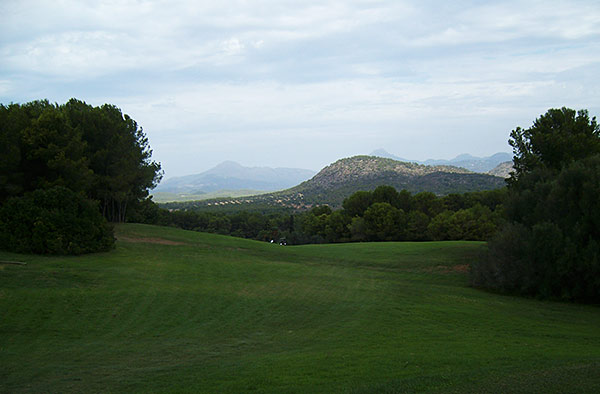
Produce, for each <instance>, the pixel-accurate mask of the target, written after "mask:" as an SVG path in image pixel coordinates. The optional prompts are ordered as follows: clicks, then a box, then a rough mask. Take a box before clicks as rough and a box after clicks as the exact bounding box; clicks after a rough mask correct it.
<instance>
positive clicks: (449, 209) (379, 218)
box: [146, 186, 506, 244]
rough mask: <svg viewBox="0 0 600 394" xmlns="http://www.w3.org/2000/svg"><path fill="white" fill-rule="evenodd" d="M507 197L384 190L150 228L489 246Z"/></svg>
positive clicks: (298, 239)
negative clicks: (336, 205)
mask: <svg viewBox="0 0 600 394" xmlns="http://www.w3.org/2000/svg"><path fill="white" fill-rule="evenodd" d="M505 197H506V193H505V192H504V191H503V190H494V191H484V192H474V193H466V194H452V195H448V196H445V197H438V196H436V195H434V194H433V193H428V192H423V193H417V194H415V195H412V194H411V193H409V192H408V191H406V190H402V191H400V192H398V191H396V189H394V188H393V187H390V186H379V187H377V188H376V189H375V190H374V191H358V192H356V193H354V194H352V195H351V196H349V197H348V198H347V199H346V200H344V202H343V204H342V206H343V208H342V209H337V210H332V209H331V208H330V207H329V206H327V205H321V206H316V207H314V208H312V209H311V210H309V211H305V212H296V213H292V212H289V211H286V210H278V211H275V210H272V209H270V210H266V211H265V212H257V211H250V212H249V211H206V210H202V211H197V210H173V211H172V212H169V211H166V210H161V213H160V215H158V217H157V218H156V219H153V220H148V221H146V223H153V224H163V225H169V226H176V227H181V228H184V229H189V230H196V231H208V232H213V233H219V234H230V235H234V236H238V237H244V238H252V239H260V240H266V241H270V240H277V239H280V238H285V239H286V240H287V242H288V244H305V243H325V242H349V241H355V242H360V241H392V240H393V241H427V240H461V239H469V240H486V239H488V238H489V237H491V236H492V234H493V233H494V232H495V231H496V228H497V226H498V223H499V221H500V218H501V214H500V212H501V211H502V207H503V206H502V202H503V201H504V199H505ZM169 206H173V205H169ZM186 206H187V205H186Z"/></svg>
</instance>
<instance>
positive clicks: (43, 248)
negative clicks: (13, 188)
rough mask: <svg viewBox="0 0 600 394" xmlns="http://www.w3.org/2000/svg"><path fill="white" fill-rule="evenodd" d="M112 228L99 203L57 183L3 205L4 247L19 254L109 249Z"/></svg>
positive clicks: (0, 222)
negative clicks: (100, 209)
mask: <svg viewBox="0 0 600 394" xmlns="http://www.w3.org/2000/svg"><path fill="white" fill-rule="evenodd" d="M113 244H114V237H113V232H112V228H111V227H110V226H109V225H108V223H107V222H106V220H105V219H104V218H103V217H102V215H101V214H100V212H99V210H98V206H97V204H96V203H95V202H93V201H90V200H88V199H86V198H84V197H83V196H82V195H81V194H77V193H74V192H73V191H71V190H69V189H67V188H64V187H61V186H56V187H53V188H51V189H46V190H44V189H38V190H36V191H34V192H32V193H26V194H25V195H23V196H22V197H13V198H10V199H8V200H7V201H6V202H5V203H4V204H3V205H2V207H1V208H0V247H1V248H2V249H4V250H8V251H12V252H18V253H39V254H82V253H91V252H99V251H106V250H109V249H110V248H111V247H112V246H113Z"/></svg>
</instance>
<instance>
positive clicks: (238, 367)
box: [0, 225, 600, 393]
mask: <svg viewBox="0 0 600 394" xmlns="http://www.w3.org/2000/svg"><path fill="white" fill-rule="evenodd" d="M116 232H117V236H118V238H120V240H119V241H118V242H117V248H116V249H115V250H114V251H112V252H109V253H103V254H95V255H88V256H78V257H40V256H30V255H16V254H9V253H0V260H5V261H6V260H8V261H23V262H26V263H27V265H8V264H0V392H6V393H18V392H35V393H39V392H61V393H65V392H190V393H191V392H211V393H214V392H231V393H240V392H294V393H313V392H349V393H369V392H374V393H385V392H389V393H392V392H423V391H428V392H461V393H462V392H476V393H482V392H498V393H511V392H557V393H559V392H560V393H564V392H573V393H575V392H577V393H580V392H598V391H599V390H600V309H598V307H594V306H585V305H573V304H564V303H552V302H542V301H537V300H532V299H523V298H517V297H507V296H501V295H497V294H491V293H487V292H483V291H479V290H476V289H472V288H469V287H468V286H467V274H466V273H465V272H463V271H464V268H465V265H467V264H469V263H470V262H471V261H473V259H476V258H477V256H478V254H479V253H480V251H481V249H482V247H483V245H482V244H481V243H475V242H440V243H435V242H431V243H371V244H338V245H307V246H294V247H281V246H279V245H272V244H267V243H259V242H255V241H250V240H244V239H238V238H229V237H223V236H218V235H210V234H200V233H194V232H185V231H181V230H176V229H169V228H161V227H153V226H143V225H122V226H118V227H117V229H116ZM141 241H142V242H141ZM157 241H160V242H161V243H157ZM164 241H171V244H165V242H164Z"/></svg>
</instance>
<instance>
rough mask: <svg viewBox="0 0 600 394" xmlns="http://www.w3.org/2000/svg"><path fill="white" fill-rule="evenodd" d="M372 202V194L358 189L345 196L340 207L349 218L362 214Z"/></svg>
mask: <svg viewBox="0 0 600 394" xmlns="http://www.w3.org/2000/svg"><path fill="white" fill-rule="evenodd" d="M372 203H373V194H372V193H371V192H367V191H358V192H356V193H354V194H352V195H351V196H350V197H348V198H346V199H345V200H344V202H343V203H342V207H343V208H344V210H345V211H346V213H347V214H348V216H350V217H351V218H353V217H355V216H362V215H363V214H364V213H365V211H366V210H367V208H369V207H370V206H371V204H372Z"/></svg>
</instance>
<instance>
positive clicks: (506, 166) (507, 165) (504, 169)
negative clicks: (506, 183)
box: [487, 161, 513, 179]
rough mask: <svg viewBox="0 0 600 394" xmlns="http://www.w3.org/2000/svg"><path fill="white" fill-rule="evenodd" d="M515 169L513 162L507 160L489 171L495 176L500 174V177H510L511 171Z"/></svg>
mask: <svg viewBox="0 0 600 394" xmlns="http://www.w3.org/2000/svg"><path fill="white" fill-rule="evenodd" d="M512 170H513V162H512V161H505V162H503V163H500V164H498V165H497V166H496V167H494V168H493V169H491V170H490V171H488V172H487V173H488V174H490V175H494V176H499V177H500V178H505V179H506V178H509V177H510V172H511V171H512Z"/></svg>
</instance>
